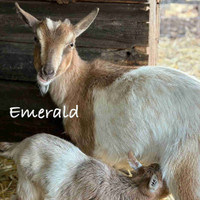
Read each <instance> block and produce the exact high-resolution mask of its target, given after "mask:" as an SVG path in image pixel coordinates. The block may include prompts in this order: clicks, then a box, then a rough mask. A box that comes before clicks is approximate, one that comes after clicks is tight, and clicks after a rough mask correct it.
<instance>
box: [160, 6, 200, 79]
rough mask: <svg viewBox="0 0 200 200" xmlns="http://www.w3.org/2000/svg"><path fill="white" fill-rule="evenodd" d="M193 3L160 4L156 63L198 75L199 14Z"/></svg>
mask: <svg viewBox="0 0 200 200" xmlns="http://www.w3.org/2000/svg"><path fill="white" fill-rule="evenodd" d="M197 8H198V7H197V5H184V4H163V5H161V34H160V42H159V50H158V52H159V57H158V63H157V64H158V65H163V66H168V67H173V68H176V69H180V70H182V71H184V72H187V73H189V74H190V75H193V76H196V77H198V78H200V64H199V63H200V16H199V14H198V9H197Z"/></svg>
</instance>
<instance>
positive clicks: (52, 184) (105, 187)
mask: <svg viewBox="0 0 200 200" xmlns="http://www.w3.org/2000/svg"><path fill="white" fill-rule="evenodd" d="M0 152H1V153H0V155H2V156H5V157H8V158H13V159H14V161H15V162H16V164H17V170H18V175H19V181H18V184H17V196H15V197H12V199H13V200H14V199H15V200H42V199H45V200H89V199H93V200H156V199H160V198H162V197H165V196H166V195H167V194H168V189H167V186H166V183H165V182H164V181H163V180H162V174H161V170H160V168H159V165H158V164H151V165H150V166H148V167H143V166H142V165H141V164H140V163H138V162H137V160H136V159H135V157H134V156H133V154H132V153H131V152H129V162H130V164H131V166H133V167H134V168H135V169H136V170H137V171H136V172H135V173H133V174H132V177H127V176H126V175H124V174H122V173H120V172H118V171H117V170H115V169H114V168H111V167H109V166H108V165H106V164H104V163H102V162H100V161H98V160H96V159H93V158H91V157H88V156H87V155H85V154H84V153H82V152H81V151H80V150H79V149H78V148H77V147H75V146H74V145H72V144H71V143H69V142H66V141H65V140H62V139H60V138H58V137H55V136H51V135H48V134H37V135H34V136H31V137H29V138H27V139H25V140H23V141H22V142H20V143H0Z"/></svg>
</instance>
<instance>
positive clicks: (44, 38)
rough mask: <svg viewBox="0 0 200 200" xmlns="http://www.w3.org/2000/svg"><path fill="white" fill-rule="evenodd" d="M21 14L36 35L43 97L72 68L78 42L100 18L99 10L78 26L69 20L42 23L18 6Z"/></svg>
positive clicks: (38, 73)
mask: <svg viewBox="0 0 200 200" xmlns="http://www.w3.org/2000/svg"><path fill="white" fill-rule="evenodd" d="M15 6H16V10H17V13H18V14H19V16H20V17H21V18H22V19H23V21H24V22H25V23H26V24H28V25H29V26H30V27H31V28H32V30H33V32H34V33H35V38H34V40H35V50H34V65H35V68H36V71H37V81H38V84H39V86H40V89H41V92H42V93H43V94H45V93H47V91H48V88H49V84H50V83H51V82H52V81H53V80H54V79H55V78H56V77H58V76H59V75H61V74H62V73H64V72H65V71H66V70H67V68H68V67H69V66H70V64H71V62H72V58H73V49H74V46H75V40H76V38H77V37H78V36H79V35H80V34H81V33H83V32H84V31H85V30H86V29H87V28H88V27H89V26H90V25H91V23H92V22H93V21H94V19H95V18H96V16H97V14H98V11H99V9H98V8H96V9H95V10H93V11H92V12H91V13H90V14H89V15H88V16H86V17H85V18H83V19H82V20H81V21H80V22H78V23H77V24H76V25H72V24H71V23H70V20H69V19H65V20H64V21H63V22H61V21H53V20H51V19H49V18H46V19H45V20H43V21H39V20H38V19H36V18H35V17H34V16H32V15H31V14H29V13H27V12H26V11H24V10H23V9H21V8H20V7H19V4H18V3H15Z"/></svg>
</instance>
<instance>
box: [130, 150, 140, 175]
mask: <svg viewBox="0 0 200 200" xmlns="http://www.w3.org/2000/svg"><path fill="white" fill-rule="evenodd" d="M128 163H129V165H130V167H131V168H133V169H134V170H136V171H137V170H138V169H139V168H140V167H142V164H141V163H140V162H139V161H138V160H137V159H136V157H135V156H134V155H133V152H132V151H129V152H128Z"/></svg>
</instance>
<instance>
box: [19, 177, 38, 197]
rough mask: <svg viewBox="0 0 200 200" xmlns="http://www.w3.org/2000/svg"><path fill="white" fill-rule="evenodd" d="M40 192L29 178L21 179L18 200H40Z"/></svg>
mask: <svg viewBox="0 0 200 200" xmlns="http://www.w3.org/2000/svg"><path fill="white" fill-rule="evenodd" d="M40 196H41V195H40V191H39V190H38V188H37V187H36V186H35V185H34V184H33V183H32V182H31V181H29V180H28V179H27V178H25V177H23V178H22V177H19V180H18V184H17V198H16V200H40V199H41V198H40Z"/></svg>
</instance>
